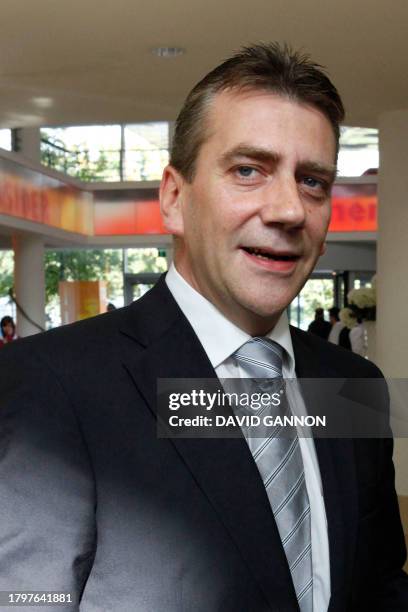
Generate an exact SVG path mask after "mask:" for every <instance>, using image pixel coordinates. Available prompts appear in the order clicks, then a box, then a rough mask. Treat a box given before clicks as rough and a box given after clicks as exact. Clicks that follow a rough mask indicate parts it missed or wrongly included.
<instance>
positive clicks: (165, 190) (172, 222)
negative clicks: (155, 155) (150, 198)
mask: <svg viewBox="0 0 408 612" xmlns="http://www.w3.org/2000/svg"><path fill="white" fill-rule="evenodd" d="M185 185H186V182H185V179H184V178H183V177H182V176H181V174H180V173H179V172H178V171H177V170H176V169H175V168H173V166H170V165H169V166H166V167H165V169H164V170H163V176H162V180H161V183H160V192H159V194H160V211H161V215H162V219H163V223H164V227H165V228H166V230H167V231H168V232H170V234H173V235H174V236H183V234H184V223H183V211H182V203H183V197H184V189H183V188H184V187H185Z"/></svg>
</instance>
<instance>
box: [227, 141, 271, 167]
mask: <svg viewBox="0 0 408 612" xmlns="http://www.w3.org/2000/svg"><path fill="white" fill-rule="evenodd" d="M237 157H248V158H250V159H255V160H258V161H263V162H269V163H275V164H276V163H277V162H279V160H280V159H281V155H279V153H277V152H276V151H273V150H271V149H264V148H260V147H251V146H249V145H245V144H239V145H237V146H236V147H234V148H233V149H230V150H229V151H226V153H224V154H223V155H222V156H221V158H220V160H221V163H223V164H226V163H229V162H232V161H234V160H235V159H236V158H237Z"/></svg>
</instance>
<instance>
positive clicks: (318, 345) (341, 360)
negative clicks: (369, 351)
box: [291, 326, 383, 378]
mask: <svg viewBox="0 0 408 612" xmlns="http://www.w3.org/2000/svg"><path fill="white" fill-rule="evenodd" d="M291 334H292V337H293V338H295V339H296V340H297V341H298V342H300V343H302V344H303V345H304V346H305V347H307V348H308V349H309V350H311V351H312V352H313V354H314V355H318V356H319V359H320V361H322V362H324V364H325V366H326V367H328V368H330V369H333V370H335V371H337V372H338V373H339V374H340V375H341V376H345V377H350V378H380V377H381V378H382V377H383V374H382V372H381V370H380V369H379V368H378V367H377V366H376V365H375V364H374V363H373V362H372V361H370V360H368V359H365V358H364V357H361V356H360V355H357V354H356V353H353V352H352V351H350V350H348V349H345V348H343V347H341V346H338V345H336V344H333V343H332V342H329V341H328V340H324V339H323V338H319V336H316V335H314V334H311V333H309V332H305V331H303V330H302V329H299V328H297V327H293V326H291Z"/></svg>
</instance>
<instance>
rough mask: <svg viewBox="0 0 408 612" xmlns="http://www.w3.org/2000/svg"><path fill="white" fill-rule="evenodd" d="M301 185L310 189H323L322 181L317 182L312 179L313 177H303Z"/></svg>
mask: <svg viewBox="0 0 408 612" xmlns="http://www.w3.org/2000/svg"><path fill="white" fill-rule="evenodd" d="M303 183H304V184H305V185H306V186H307V187H312V188H313V189H315V188H316V187H321V188H324V184H323V181H319V180H318V179H315V178H313V176H305V177H304V178H303Z"/></svg>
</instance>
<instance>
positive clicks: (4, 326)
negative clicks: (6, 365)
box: [0, 316, 17, 347]
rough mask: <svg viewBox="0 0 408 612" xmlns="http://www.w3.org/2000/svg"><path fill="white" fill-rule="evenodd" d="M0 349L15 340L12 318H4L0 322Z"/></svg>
mask: <svg viewBox="0 0 408 612" xmlns="http://www.w3.org/2000/svg"><path fill="white" fill-rule="evenodd" d="M0 332H1V335H0V347H2V346H4V345H5V344H8V343H9V342H13V341H14V340H16V339H17V334H16V324H15V323H14V321H13V319H12V317H9V316H5V317H3V318H2V320H1V321H0Z"/></svg>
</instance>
